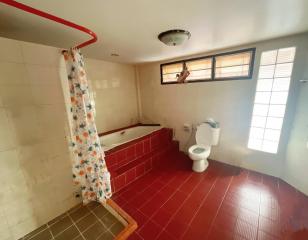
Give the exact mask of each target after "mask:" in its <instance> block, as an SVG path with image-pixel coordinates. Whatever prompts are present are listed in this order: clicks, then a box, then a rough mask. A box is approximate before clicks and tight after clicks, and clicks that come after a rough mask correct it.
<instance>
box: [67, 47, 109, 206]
mask: <svg viewBox="0 0 308 240" xmlns="http://www.w3.org/2000/svg"><path fill="white" fill-rule="evenodd" d="M64 58H65V61H66V68H67V73H68V84H69V91H70V108H69V113H68V115H69V118H70V119H69V122H70V128H71V129H70V130H71V140H72V146H71V149H72V154H73V178H74V183H75V184H77V185H79V186H80V187H81V193H82V198H83V203H84V204H87V203H88V202H90V201H99V202H105V201H106V199H107V198H110V197H111V186H110V174H109V172H108V169H107V166H106V162H105V159H104V157H105V154H104V151H103V149H102V148H101V145H100V140H99V137H98V134H97V130H96V125H95V120H94V104H93V101H91V97H90V96H91V95H90V90H89V85H88V81H87V77H86V73H85V69H84V61H83V57H82V55H81V53H80V51H79V50H77V49H71V50H69V51H66V52H64Z"/></svg>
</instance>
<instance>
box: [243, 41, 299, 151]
mask: <svg viewBox="0 0 308 240" xmlns="http://www.w3.org/2000/svg"><path fill="white" fill-rule="evenodd" d="M295 50H296V49H295V47H290V48H283V49H277V50H272V51H266V52H263V53H262V55H261V62H260V68H259V75H258V82H257V88H256V95H255V103H254V108H253V113H252V120H251V127H250V133H249V140H248V148H250V149H254V150H259V151H263V152H269V153H277V151H278V146H279V140H280V135H281V129H282V126H283V118H284V115H285V111H286V104H287V100H288V93H289V86H290V79H291V75H292V69H293V61H294V57H295Z"/></svg>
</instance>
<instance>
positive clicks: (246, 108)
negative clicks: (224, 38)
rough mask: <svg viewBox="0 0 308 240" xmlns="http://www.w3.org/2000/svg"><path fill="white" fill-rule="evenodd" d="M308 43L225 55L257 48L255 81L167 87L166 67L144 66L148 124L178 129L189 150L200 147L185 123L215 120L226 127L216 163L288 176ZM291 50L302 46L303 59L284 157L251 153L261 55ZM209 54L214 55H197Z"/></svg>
mask: <svg viewBox="0 0 308 240" xmlns="http://www.w3.org/2000/svg"><path fill="white" fill-rule="evenodd" d="M307 44H308V34H302V35H296V36H292V37H286V38H280V39H275V40H271V41H265V42H260V43H256V44H250V45H247V46H241V47H239V48H232V49H225V50H222V51H221V52H225V51H232V50H236V49H242V48H247V47H256V48H257V52H256V59H255V67H254V74H253V79H252V80H239V81H222V82H218V81H216V82H203V83H189V84H170V85H161V84H160V70H159V65H160V62H157V63H152V64H146V65H140V66H138V78H139V83H138V84H139V86H140V92H141V106H142V107H141V114H142V119H143V120H144V121H152V122H159V123H162V124H164V125H166V126H170V127H172V128H174V129H175V133H176V134H175V137H176V139H178V140H179V141H180V147H181V149H182V150H187V147H189V146H191V145H192V144H193V143H194V136H193V137H192V138H191V139H190V140H189V141H188V139H189V138H190V135H191V133H187V132H184V131H183V124H184V123H190V124H197V123H200V122H202V121H204V120H205V119H206V118H208V117H213V118H214V119H216V120H218V121H219V122H220V123H221V128H222V129H221V138H220V143H219V146H216V147H213V148H212V153H211V156H210V157H211V158H212V159H215V160H218V161H222V162H226V163H229V164H234V165H237V166H242V167H245V168H248V169H253V170H256V171H260V172H263V173H267V174H270V175H274V176H282V173H283V172H284V158H285V149H286V147H287V142H288V139H289V132H290V130H291V128H290V124H291V123H292V121H293V113H294V108H295V105H296V99H297V95H298V88H297V87H295V84H294V83H295V82H297V81H298V80H299V78H300V77H301V72H302V71H303V68H302V67H303V65H302V64H303V61H304V60H306V57H307ZM290 46H296V47H297V55H296V59H295V67H294V73H293V77H292V84H291V90H290V95H289V101H288V109H287V112H286V117H285V122H284V127H283V132H282V136H281V143H280V147H279V151H278V154H269V153H263V152H259V151H254V150H250V149H248V148H247V142H248V135H249V125H250V120H251V115H252V108H253V101H254V94H255V89H256V80H257V74H258V69H259V67H258V66H259V62H260V54H261V52H262V51H266V50H271V49H277V48H283V47H290ZM215 53H216V52H215ZM217 53H218V52H217ZM207 54H211V53H205V54H199V55H195V56H202V55H207ZM195 56H191V57H195Z"/></svg>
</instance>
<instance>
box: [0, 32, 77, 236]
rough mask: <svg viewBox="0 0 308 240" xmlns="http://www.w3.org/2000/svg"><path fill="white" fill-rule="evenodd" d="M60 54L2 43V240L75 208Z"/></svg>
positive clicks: (46, 48) (0, 128) (0, 116)
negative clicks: (66, 135) (66, 134)
mask: <svg viewBox="0 0 308 240" xmlns="http://www.w3.org/2000/svg"><path fill="white" fill-rule="evenodd" d="M61 59H62V57H61V54H60V52H59V50H58V49H56V48H52V47H46V46H42V45H37V44H31V43H25V42H19V41H13V40H8V39H4V38H0V185H1V188H0V239H1V240H11V239H17V238H19V237H21V236H23V235H24V234H26V233H28V232H30V231H31V230H33V229H35V228H37V227H38V226H40V225H42V224H44V223H46V221H48V220H50V219H52V218H54V217H56V216H57V215H59V214H60V213H63V212H64V211H65V210H67V209H69V208H70V207H72V206H74V205H75V204H76V203H77V201H78V200H75V198H74V196H73V192H74V189H73V185H72V179H71V164H70V157H69V153H68V148H67V143H66V138H65V128H66V115H65V106H64V101H63V95H62V89H61V82H60V76H64V77H65V76H66V71H65V68H64V63H63V62H61V61H60V60H61Z"/></svg>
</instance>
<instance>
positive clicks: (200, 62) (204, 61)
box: [160, 48, 255, 84]
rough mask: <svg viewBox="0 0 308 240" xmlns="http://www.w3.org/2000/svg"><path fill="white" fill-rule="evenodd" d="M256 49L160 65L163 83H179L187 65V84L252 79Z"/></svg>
mask: <svg viewBox="0 0 308 240" xmlns="http://www.w3.org/2000/svg"><path fill="white" fill-rule="evenodd" d="M254 55H255V48H250V49H244V50H240V51H236V52H229V53H222V54H217V55H212V56H206V57H201V58H193V59H187V60H182V61H177V62H171V63H165V64H161V65H160V71H161V83H162V84H171V83H178V82H177V75H178V74H180V73H181V72H182V70H183V67H184V66H185V65H186V67H187V69H188V71H189V72H190V74H189V76H188V77H187V79H186V82H205V81H218V80H237V79H249V78H251V77H252V70H253V62H254Z"/></svg>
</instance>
